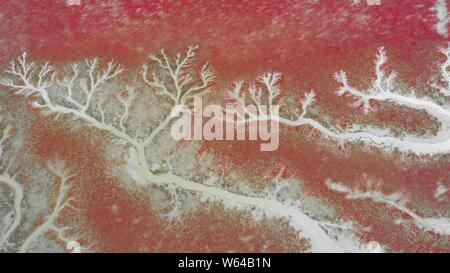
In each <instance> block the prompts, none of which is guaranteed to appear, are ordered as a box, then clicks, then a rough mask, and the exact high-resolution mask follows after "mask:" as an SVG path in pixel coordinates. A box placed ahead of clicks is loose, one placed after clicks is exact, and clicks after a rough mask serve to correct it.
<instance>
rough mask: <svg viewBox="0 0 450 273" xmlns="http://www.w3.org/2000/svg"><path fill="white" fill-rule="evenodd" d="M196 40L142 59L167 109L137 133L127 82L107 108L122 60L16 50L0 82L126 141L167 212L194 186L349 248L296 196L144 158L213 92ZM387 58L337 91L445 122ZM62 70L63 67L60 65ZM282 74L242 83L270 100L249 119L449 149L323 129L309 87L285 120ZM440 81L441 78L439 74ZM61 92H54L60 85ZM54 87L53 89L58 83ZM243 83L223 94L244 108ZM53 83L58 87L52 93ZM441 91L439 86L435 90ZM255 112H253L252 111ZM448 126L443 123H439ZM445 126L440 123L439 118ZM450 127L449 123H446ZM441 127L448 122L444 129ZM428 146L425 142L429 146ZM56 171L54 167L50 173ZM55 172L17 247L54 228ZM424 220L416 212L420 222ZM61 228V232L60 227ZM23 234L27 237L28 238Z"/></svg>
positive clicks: (325, 244)
mask: <svg viewBox="0 0 450 273" xmlns="http://www.w3.org/2000/svg"><path fill="white" fill-rule="evenodd" d="M197 48H198V47H197V46H190V47H189V48H188V49H187V51H186V52H185V53H184V54H180V53H179V54H176V55H175V57H174V58H171V57H170V56H169V55H168V54H167V53H166V52H165V51H164V50H161V52H160V55H158V56H156V55H150V57H149V59H150V61H151V64H150V65H147V64H146V65H144V66H143V68H142V71H141V76H142V80H143V82H145V83H146V84H147V85H148V86H149V87H150V88H151V89H152V90H156V91H158V92H159V93H160V95H162V97H163V98H167V100H168V101H170V102H171V110H170V111H169V113H167V115H166V116H165V117H164V118H162V119H161V121H160V123H159V124H157V125H156V126H155V127H151V128H152V129H151V130H150V131H149V132H148V134H146V135H145V136H143V137H138V136H137V134H133V133H132V132H131V130H130V129H129V128H128V127H129V126H127V121H128V119H129V116H130V113H131V112H130V111H131V108H132V107H133V101H134V100H135V99H136V96H135V91H134V89H133V88H130V87H127V88H126V91H125V92H119V93H117V94H116V95H115V96H114V97H115V98H116V99H117V101H118V102H119V103H120V105H121V106H122V109H123V110H122V111H118V112H119V113H117V111H116V113H115V114H116V115H117V114H119V115H120V116H119V118H118V119H117V120H118V122H114V120H113V119H112V118H111V117H110V115H108V113H107V109H106V103H107V101H108V98H109V97H108V95H107V94H108V93H109V90H106V89H108V88H106V87H108V84H109V83H110V82H112V81H114V80H115V79H116V78H118V76H119V74H120V73H121V72H122V71H123V69H122V67H121V66H120V65H117V64H115V63H114V62H112V61H111V62H108V63H107V65H106V67H105V68H102V65H100V62H99V61H98V60H97V59H92V60H86V61H85V62H84V63H82V64H73V65H72V66H71V71H70V73H69V75H66V76H64V75H59V74H58V75H57V74H56V72H55V71H54V69H53V67H52V66H50V65H49V64H48V63H44V64H42V65H37V64H35V63H29V62H28V61H27V60H26V55H25V54H24V55H23V56H21V57H19V58H18V59H17V60H16V61H13V62H12V63H11V65H10V67H9V68H8V69H7V70H6V72H7V73H9V74H10V78H4V79H2V80H1V81H0V84H2V85H4V86H7V87H9V88H11V89H13V90H14V92H15V93H16V94H19V95H25V96H30V95H33V102H32V105H33V106H34V107H36V108H41V109H43V110H45V111H47V112H49V113H53V114H56V115H59V114H70V115H72V116H73V117H75V118H78V119H81V120H84V121H85V122H87V123H88V124H89V125H91V126H93V127H95V128H97V129H99V130H102V131H106V132H108V133H110V134H111V135H112V136H114V137H117V138H120V139H122V140H125V141H126V143H127V144H128V146H129V147H130V150H129V158H128V160H127V163H128V165H127V170H128V172H129V174H130V175H131V177H132V178H133V179H134V180H135V181H137V182H139V183H142V184H145V183H155V184H158V185H165V186H169V188H170V189H171V193H172V195H173V196H174V198H175V200H173V201H174V202H173V210H172V211H171V212H169V215H168V217H169V218H172V217H173V216H174V217H177V215H178V206H179V203H178V201H179V200H178V199H177V198H178V195H177V192H176V189H183V190H187V191H194V192H197V193H199V194H200V195H201V196H204V197H206V198H210V199H213V200H215V201H220V202H223V203H227V204H228V205H229V206H230V207H234V208H239V209H244V208H245V209H247V208H249V207H255V208H257V209H258V210H260V211H261V212H262V213H264V214H269V215H274V216H275V215H276V216H277V217H281V218H283V219H287V220H288V221H289V223H290V224H291V225H292V226H293V227H294V228H295V229H296V230H298V231H299V232H301V233H302V234H304V235H306V236H307V237H308V238H309V239H310V242H311V245H312V250H313V251H318V252H327V251H333V252H340V251H352V249H351V248H350V247H349V246H348V245H346V246H343V245H342V244H341V243H340V242H339V241H338V240H336V238H335V237H333V236H330V229H334V230H339V229H341V230H342V229H348V228H349V227H350V225H348V224H333V223H327V222H321V221H318V220H315V219H313V218H311V217H310V216H308V215H307V214H305V213H304V212H302V210H301V209H300V208H299V207H298V206H297V205H298V204H295V203H285V202H284V201H280V200H278V199H277V198H276V195H275V196H267V197H265V198H257V197H251V196H246V195H243V194H238V193H233V192H229V191H226V190H224V189H222V188H220V187H216V186H207V185H204V184H201V183H197V182H193V181H190V180H187V179H185V178H183V177H180V176H178V175H175V174H174V172H172V170H170V169H169V170H168V171H167V172H154V171H152V169H151V168H150V166H151V164H150V163H151V162H149V160H148V158H147V157H146V149H147V147H148V146H149V145H150V144H151V143H152V142H153V141H154V140H155V138H156V137H157V136H158V135H159V134H160V133H161V132H163V131H164V130H167V128H168V126H169V124H170V123H171V122H172V121H173V120H174V119H176V118H177V117H178V114H179V113H180V111H182V109H183V107H185V106H187V105H188V103H189V102H188V101H189V100H190V99H192V98H193V97H194V96H202V95H204V94H206V93H208V92H210V91H211V85H212V83H213V80H214V73H213V72H212V70H211V69H210V68H209V66H208V64H207V63H205V64H203V65H202V66H201V67H198V70H199V72H197V73H198V74H199V75H198V76H197V77H196V76H194V74H195V71H196V70H197V67H196V65H195V60H196V50H197ZM385 62H386V55H385V54H384V51H383V50H380V52H379V54H378V56H377V61H376V69H377V79H376V81H375V83H374V85H373V88H372V89H371V90H369V91H368V93H367V94H366V93H365V92H362V91H359V90H357V89H355V88H352V87H350V85H349V84H348V81H347V79H346V77H345V73H343V72H341V73H339V74H338V75H337V76H336V79H337V80H338V81H339V82H341V83H342V84H343V87H342V88H341V89H340V90H339V91H338V94H340V95H343V94H350V95H352V96H355V97H357V99H358V103H359V104H360V105H363V106H364V107H365V108H364V109H367V111H369V110H370V100H371V99H377V100H382V101H388V100H389V101H394V102H396V103H399V104H403V105H407V106H408V107H412V108H414V109H425V110H426V111H427V112H428V113H429V114H430V115H436V116H437V117H439V118H440V120H444V121H448V120H446V119H445V118H448V116H449V115H448V109H446V108H444V107H443V106H440V105H438V104H436V103H434V102H432V101H431V100H426V99H422V98H417V97H415V96H413V95H410V96H405V95H399V94H396V93H394V92H393V91H394V89H395V88H394V86H393V84H394V83H393V80H394V79H395V74H391V75H388V76H386V74H385V71H384V69H383V64H384V63H385ZM61 74H64V73H63V72H61ZM280 80H281V74H279V73H265V74H263V75H261V77H259V78H258V82H257V84H253V85H250V86H249V87H248V94H249V98H250V103H252V104H253V105H254V106H256V107H257V108H258V109H261V107H262V106H263V105H268V111H260V112H258V114H257V115H256V116H255V115H254V114H253V113H252V112H250V111H247V114H248V115H249V118H248V119H247V120H245V122H247V121H249V120H252V119H253V120H263V119H275V118H276V119H277V120H278V121H279V122H280V123H282V124H285V125H287V126H303V125H306V126H312V127H313V128H314V129H317V130H318V131H319V132H321V133H322V134H324V135H325V136H327V137H330V138H333V139H337V140H340V141H344V140H350V141H364V142H368V143H373V144H376V145H379V146H381V147H390V148H392V147H394V148H399V149H402V150H408V151H412V152H415V153H443V152H447V151H448V150H449V147H450V146H449V145H448V144H449V140H448V138H447V139H446V140H445V141H446V142H442V141H441V142H439V143H423V145H425V146H426V147H425V148H423V147H419V148H418V147H417V146H418V145H417V143H416V142H414V141H409V140H404V139H398V138H395V137H392V136H378V135H375V134H373V133H371V132H365V131H360V132H342V131H339V130H336V129H334V128H332V129H328V128H326V127H325V126H323V125H321V124H320V123H319V122H318V121H316V120H314V119H311V118H308V117H307V115H308V108H309V107H310V106H311V105H312V103H313V102H314V98H315V94H314V92H313V91H310V92H308V93H306V94H305V95H304V98H303V99H302V100H301V101H300V105H299V106H301V112H300V114H298V115H297V117H296V118H295V119H289V118H288V117H283V116H279V115H275V113H276V111H278V105H277V103H278V102H279V99H280V96H281V95H282V94H283V92H282V90H281V89H280V87H279V85H278V84H279V82H280ZM444 80H445V77H444ZM61 87H62V88H63V92H60V90H59V89H60V88H61ZM58 88H59V89H58ZM242 89H243V83H242V82H237V83H236V84H235V86H234V89H233V90H232V91H231V92H230V93H229V94H230V97H232V99H234V100H235V101H236V102H238V103H239V104H241V105H242V106H243V108H244V109H247V108H246V107H247V106H246V104H245V103H246V100H245V99H246V95H245V94H244V92H243V90H242ZM55 90H56V91H57V92H55ZM441 93H442V91H441ZM251 114H253V116H252V115H251ZM445 124H446V125H445V126H447V125H448V122H447V123H445ZM443 126H444V125H443ZM447 127H448V126H447ZM447 127H446V128H447ZM427 145H428V146H431V147H428V146H427ZM55 174H56V172H55ZM59 177H61V181H62V182H61V191H60V196H59V197H58V200H60V201H59V202H57V205H56V206H55V208H54V211H53V212H52V214H51V215H50V216H49V217H48V218H47V219H46V221H45V222H44V224H43V225H42V226H40V229H39V230H38V231H35V232H34V233H32V235H30V237H31V239H30V240H29V241H28V243H27V244H26V247H25V248H24V249H23V250H26V248H28V246H29V245H30V244H31V242H32V241H34V240H35V238H36V237H37V236H38V235H39V234H42V233H43V232H44V231H45V230H47V229H56V228H55V227H54V220H55V217H56V216H57V215H58V212H59V211H60V207H64V206H67V205H66V204H67V203H65V200H66V198H67V196H66V195H67V192H66V190H64V188H65V185H66V181H67V179H68V178H69V177H68V176H66V174H61V173H60V174H59ZM423 220H424V219H422V221H423ZM33 234H37V235H33ZM60 234H61V233H60ZM30 237H29V238H30Z"/></svg>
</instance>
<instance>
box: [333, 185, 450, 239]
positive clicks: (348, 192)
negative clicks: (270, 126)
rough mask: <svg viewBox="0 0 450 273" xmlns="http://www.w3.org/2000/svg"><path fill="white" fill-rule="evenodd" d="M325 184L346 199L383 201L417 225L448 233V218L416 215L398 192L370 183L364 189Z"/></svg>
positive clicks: (439, 232) (447, 234) (449, 229)
mask: <svg viewBox="0 0 450 273" xmlns="http://www.w3.org/2000/svg"><path fill="white" fill-rule="evenodd" d="M326 185H327V187H328V188H330V189H331V190H333V191H336V192H339V193H343V194H345V197H346V198H347V199H369V200H372V201H373V202H376V203H383V204H385V205H387V206H389V207H391V208H392V209H395V210H398V211H400V212H402V213H405V214H406V215H408V216H409V217H410V218H411V219H412V222H413V223H414V224H415V225H417V226H418V227H420V228H422V229H424V230H426V231H432V232H435V233H437V234H439V235H443V236H449V235H450V218H446V217H439V218H425V217H421V216H419V215H417V214H416V213H415V212H413V211H412V210H410V209H408V208H407V206H406V203H407V200H405V198H404V197H403V196H402V195H401V194H400V193H392V194H387V195H386V194H384V193H382V192H381V191H377V190H376V189H372V188H371V187H373V186H372V185H370V184H369V185H368V186H366V189H365V190H361V189H359V188H349V187H347V186H345V185H344V184H342V183H335V182H332V181H326Z"/></svg>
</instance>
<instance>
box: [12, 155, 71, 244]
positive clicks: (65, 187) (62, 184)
mask: <svg viewBox="0 0 450 273" xmlns="http://www.w3.org/2000/svg"><path fill="white" fill-rule="evenodd" d="M48 169H49V170H50V171H51V172H52V173H53V174H54V175H55V177H56V178H57V179H58V180H59V185H58V191H57V194H56V201H55V205H54V206H53V208H52V209H51V213H50V214H49V215H47V216H46V217H45V219H44V222H43V223H42V224H40V225H38V226H37V227H36V228H34V229H33V230H32V232H31V233H30V234H29V235H27V236H26V239H25V241H24V242H23V243H22V245H21V246H20V248H19V252H27V251H28V250H29V249H30V247H31V246H32V245H33V243H35V242H36V240H37V239H38V238H39V237H40V236H42V235H44V234H45V233H46V232H48V231H50V230H52V231H54V232H56V234H57V235H58V239H59V240H61V241H62V242H64V246H66V245H67V244H68V243H69V242H71V241H74V240H75V239H79V238H68V237H67V236H66V232H67V231H68V230H70V227H61V226H59V225H58V224H57V219H58V217H59V216H60V214H61V213H62V211H63V210H64V209H65V208H70V209H72V210H77V208H76V207H74V205H73V202H74V199H73V197H70V196H69V190H70V185H69V183H68V182H69V180H70V179H72V178H73V175H71V174H70V173H69V172H68V171H67V169H66V168H65V166H64V164H63V163H62V162H61V161H58V160H57V161H55V162H51V163H49V164H48Z"/></svg>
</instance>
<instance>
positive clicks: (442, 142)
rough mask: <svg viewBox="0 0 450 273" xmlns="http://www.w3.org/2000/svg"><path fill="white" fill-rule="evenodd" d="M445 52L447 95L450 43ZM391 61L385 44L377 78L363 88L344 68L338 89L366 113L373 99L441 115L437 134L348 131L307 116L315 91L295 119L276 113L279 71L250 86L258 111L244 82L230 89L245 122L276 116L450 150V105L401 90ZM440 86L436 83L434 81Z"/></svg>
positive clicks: (372, 140) (404, 147) (397, 144)
mask: <svg viewBox="0 0 450 273" xmlns="http://www.w3.org/2000/svg"><path fill="white" fill-rule="evenodd" d="M441 52H442V53H444V54H445V55H446V56H447V61H446V62H445V63H443V64H442V65H441V67H440V71H441V77H442V81H443V82H444V85H443V86H442V85H440V86H439V92H440V93H442V94H444V95H446V94H448V92H449V89H448V86H450V75H449V72H448V67H449V65H450V64H449V62H450V59H449V52H450V45H449V47H448V48H447V49H441ZM386 62H387V56H386V52H385V50H384V48H380V49H379V51H378V54H377V56H376V60H375V71H376V75H375V80H374V82H373V83H372V85H371V86H370V88H369V89H368V90H365V91H361V90H359V89H357V88H355V87H352V86H351V85H350V84H349V82H348V79H347V75H346V73H345V72H343V71H341V72H338V73H336V74H335V75H334V78H335V79H336V81H337V82H339V83H340V85H341V87H340V88H339V89H338V90H337V91H336V94H337V95H338V96H343V95H349V96H352V97H354V98H355V103H354V104H353V105H352V106H354V107H360V106H361V107H362V108H363V110H364V112H365V113H368V112H370V111H371V110H372V108H371V105H370V102H371V101H375V100H376V101H382V102H392V103H395V104H398V105H402V106H406V107H409V108H411V109H414V110H424V111H426V113H427V114H428V115H430V116H432V117H433V118H435V119H437V120H438V121H439V122H440V124H441V128H440V130H439V132H438V133H437V134H436V135H435V136H430V137H417V136H415V135H410V134H406V135H405V136H403V137H396V136H394V135H393V134H391V133H390V132H385V131H382V130H374V129H373V128H370V127H367V128H359V126H355V127H356V128H352V129H348V130H346V131H343V130H339V129H337V128H327V127H325V126H324V125H322V124H321V123H319V122H318V121H316V120H314V119H311V118H308V117H307V112H308V111H307V110H308V107H310V106H311V104H312V103H313V102H314V97H315V94H314V91H310V92H307V93H305V95H304V98H303V99H302V100H301V101H300V104H301V107H302V108H301V110H302V111H301V114H300V115H298V116H297V117H296V118H295V119H290V118H288V117H286V116H283V113H282V110H280V115H279V116H278V115H274V114H273V112H272V111H273V108H272V104H273V101H274V99H275V98H276V97H278V96H279V94H280V89H279V87H277V85H278V84H279V81H280V79H281V77H280V74H279V73H276V72H275V73H267V74H263V75H262V76H261V77H260V78H259V79H258V82H259V83H262V86H263V87H262V88H257V87H255V85H254V84H251V85H250V86H249V88H248V92H247V93H248V94H249V97H250V105H256V107H257V109H258V114H255V113H254V111H251V110H250V109H249V107H248V105H247V104H246V103H247V101H246V95H245V93H244V91H243V90H242V89H243V88H242V87H243V83H242V82H236V83H235V85H234V88H233V90H231V91H229V92H228V94H229V96H230V97H231V98H232V99H233V100H234V101H236V102H237V103H238V104H239V105H240V106H241V107H242V108H243V109H244V111H245V113H246V117H242V116H241V117H240V118H241V122H248V121H252V120H264V119H274V120H277V121H279V122H280V123H281V124H284V125H286V126H303V125H309V126H312V127H313V128H314V129H315V130H317V131H319V132H321V133H322V134H323V135H324V136H325V137H329V138H331V139H335V140H338V141H339V142H344V141H350V142H355V141H362V142H365V143H368V144H372V145H376V146H378V147H381V148H384V149H399V150H400V151H405V152H412V153H416V154H447V153H449V152H450V108H449V106H448V105H441V104H439V103H437V102H435V101H433V100H432V99H431V98H427V97H417V96H416V95H415V94H414V92H413V91H410V92H409V94H406V92H401V91H399V90H398V87H397V86H396V84H395V79H396V76H397V75H396V73H395V72H393V73H390V74H388V73H387V72H386V71H385V68H384V66H385V65H386ZM434 86H436V85H434ZM264 104H266V105H269V114H268V115H266V114H264V113H265V112H264V111H263V110H260V109H261V106H262V105H264Z"/></svg>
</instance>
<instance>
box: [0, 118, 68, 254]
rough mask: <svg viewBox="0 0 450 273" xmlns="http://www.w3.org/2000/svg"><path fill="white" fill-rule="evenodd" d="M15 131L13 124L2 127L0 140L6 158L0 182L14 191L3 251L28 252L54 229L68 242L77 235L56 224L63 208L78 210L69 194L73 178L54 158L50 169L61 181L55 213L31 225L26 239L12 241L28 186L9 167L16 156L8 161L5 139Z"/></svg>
mask: <svg viewBox="0 0 450 273" xmlns="http://www.w3.org/2000/svg"><path fill="white" fill-rule="evenodd" d="M11 130H12V128H11V126H7V127H6V128H5V129H4V130H3V136H2V138H1V139H0V151H2V153H0V158H2V159H4V160H2V162H1V164H2V165H1V170H2V171H1V174H0V185H1V184H5V185H6V186H7V187H9V188H10V189H11V190H12V191H13V208H14V211H11V212H10V213H9V214H8V215H7V218H8V219H11V221H8V220H6V221H5V224H6V227H5V230H4V231H3V232H1V233H0V250H7V249H15V248H17V251H18V252H26V251H27V250H29V249H30V247H31V246H32V244H33V243H35V242H36V241H37V239H38V238H39V237H40V236H42V235H44V234H45V233H46V232H47V231H49V230H53V231H54V232H55V233H56V234H57V235H58V239H59V240H61V241H62V242H64V243H65V244H67V243H68V242H69V241H71V240H73V239H74V238H70V239H69V238H67V236H66V231H67V230H68V228H67V227H60V226H58V225H57V224H56V220H57V218H58V217H59V216H60V214H61V213H62V211H63V209H65V208H70V209H74V210H75V209H76V208H75V207H74V206H73V205H72V204H71V202H73V201H74V200H73V198H72V197H69V196H68V191H69V185H68V184H67V182H68V180H69V179H71V178H72V175H70V174H69V173H68V172H67V171H66V169H65V168H64V165H63V164H62V162H61V161H55V162H54V163H49V164H48V169H49V170H50V171H51V172H52V173H53V174H54V175H55V176H56V177H57V178H58V179H59V180H60V183H59V186H58V188H59V190H58V193H57V197H56V201H55V205H54V206H53V208H52V212H51V213H50V214H49V215H47V216H46V217H45V220H44V222H43V223H42V224H40V225H38V226H37V227H32V229H31V230H30V231H29V234H26V235H25V236H24V237H25V239H24V241H23V242H21V241H16V240H17V239H16V240H14V241H12V240H11V237H12V236H13V235H14V234H16V233H17V232H19V227H20V225H21V224H22V221H23V218H24V215H25V213H26V211H24V207H23V204H22V203H23V199H24V195H25V193H26V192H25V188H24V186H23V185H22V183H20V182H19V181H18V179H17V178H16V175H10V169H11V166H12V164H13V160H14V159H15V156H16V154H14V155H13V156H11V157H10V158H9V160H6V156H5V155H4V154H3V148H4V144H5V141H6V140H7V139H8V138H10V137H11V134H10V131H11Z"/></svg>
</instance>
